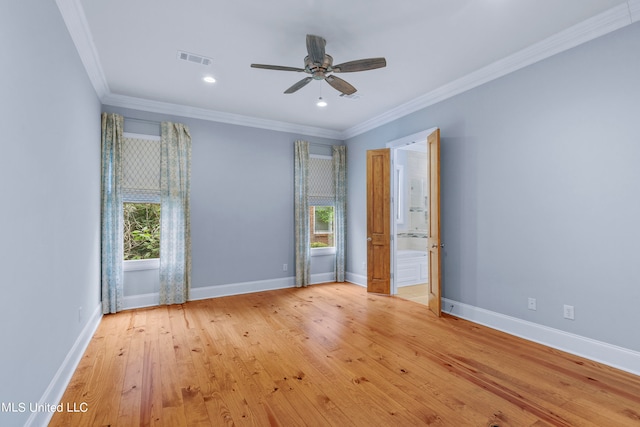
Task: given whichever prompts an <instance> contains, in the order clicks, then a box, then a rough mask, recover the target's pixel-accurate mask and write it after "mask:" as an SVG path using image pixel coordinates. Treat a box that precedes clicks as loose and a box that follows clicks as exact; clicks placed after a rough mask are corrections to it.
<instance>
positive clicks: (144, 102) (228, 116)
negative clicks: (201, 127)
mask: <svg viewBox="0 0 640 427" xmlns="http://www.w3.org/2000/svg"><path fill="white" fill-rule="evenodd" d="M102 103H103V104H105V105H110V106H113V107H120V108H132V109H134V110H143V111H149V112H152V113H159V114H168V115H174V116H181V117H189V118H193V119H201V120H208V121H213V122H221V123H227V124H231V125H238V126H247V127H254V128H260V129H268V130H274V131H279V132H287V133H294V134H302V135H306V136H316V137H319V138H331V139H338V140H342V132H340V131H336V130H332V129H324V128H317V127H313V126H304V125H298V124H294V123H288V122H280V121H276V120H267V119H259V118H255V117H249V116H243V115H241V114H232V113H225V112H221V111H214V110H209V109H206V108H197V107H189V106H187V105H180V104H172V103H168V102H160V101H152V100H149V99H143V98H136V97H132V96H126V95H118V94H113V93H109V94H107V95H105V96H104V97H103V98H102Z"/></svg>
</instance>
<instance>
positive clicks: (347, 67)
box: [333, 58, 387, 73]
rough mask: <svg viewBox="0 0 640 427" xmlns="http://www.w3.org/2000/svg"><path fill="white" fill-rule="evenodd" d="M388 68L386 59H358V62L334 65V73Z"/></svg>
mask: <svg viewBox="0 0 640 427" xmlns="http://www.w3.org/2000/svg"><path fill="white" fill-rule="evenodd" d="M386 66H387V60H386V59H384V58H367V59H358V60H356V61H349V62H344V63H342V64H338V65H334V66H333V72H334V73H352V72H354V71H366V70H375V69H376V68H383V67H386Z"/></svg>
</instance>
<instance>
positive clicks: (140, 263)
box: [122, 258, 160, 271]
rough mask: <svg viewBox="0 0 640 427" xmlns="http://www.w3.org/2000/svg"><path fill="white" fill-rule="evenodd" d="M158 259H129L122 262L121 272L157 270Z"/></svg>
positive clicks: (158, 265)
mask: <svg viewBox="0 0 640 427" xmlns="http://www.w3.org/2000/svg"><path fill="white" fill-rule="evenodd" d="M159 269H160V258H147V259H130V260H123V261H122V270H123V271H141V270H159Z"/></svg>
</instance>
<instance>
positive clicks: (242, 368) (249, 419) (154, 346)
mask: <svg viewBox="0 0 640 427" xmlns="http://www.w3.org/2000/svg"><path fill="white" fill-rule="evenodd" d="M62 403H63V404H64V405H72V407H73V405H75V407H78V408H85V409H87V411H86V412H84V413H81V412H78V413H64V412H63V413H56V414H55V415H54V417H53V419H52V422H51V424H50V425H53V426H80V425H82V426H107V425H110V426H119V427H120V426H138V425H145V426H146V425H164V426H172V427H174V426H183V425H189V426H196V425H197V426H209V425H212V426H232V425H236V426H245V425H246V426H270V425H271V426H275V425H280V426H303V425H312V426H417V425H436V426H456V427H460V426H463V427H464V426H518V427H521V426H539V427H541V426H600V427H603V426H607V427H608V426H640V377H636V376H633V375H631V374H628V373H624V372H621V371H618V370H615V369H613V368H609V367H606V366H603V365H600V364H597V363H594V362H591V361H588V360H585V359H581V358H579V357H576V356H572V355H569V354H566V353H562V352H560V351H557V350H553V349H550V348H547V347H544V346H541V345H537V344H535V343H531V342H528V341H524V340H521V339H518V338H515V337H513V336H509V335H506V334H503V333H500V332H497V331H495V330H491V329H488V328H484V327H482V326H478V325H476V324H473V323H469V322H466V321H463V320H459V319H457V318H455V317H450V316H447V315H444V316H443V317H442V318H439V319H438V318H436V317H435V316H433V315H432V314H431V313H429V312H428V310H427V308H426V307H425V306H423V305H420V304H416V303H413V302H410V301H406V300H403V299H401V298H395V297H384V296H378V295H368V294H367V293H366V291H365V289H363V288H361V287H359V286H355V285H350V284H326V285H315V286H311V287H309V288H303V289H285V290H280V291H271V292H263V293H256V294H249V295H240V296H233V297H226V298H218V299H211V300H203V301H194V302H189V303H187V304H184V305H176V306H164V307H157V308H151V309H142V310H133V311H126V312H122V313H118V314H115V315H107V316H105V317H104V318H103V320H102V323H101V324H100V326H99V328H98V330H97V332H96V334H95V336H94V337H93V339H92V341H91V343H90V345H89V347H88V349H87V352H86V354H85V355H84V357H83V359H82V361H81V362H80V365H79V367H78V369H77V371H76V372H75V374H74V376H73V378H72V380H71V383H70V385H69V387H68V389H67V391H66V393H65V395H64V397H63V399H62ZM83 403H86V406H82V404H83Z"/></svg>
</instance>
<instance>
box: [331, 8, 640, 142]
mask: <svg viewBox="0 0 640 427" xmlns="http://www.w3.org/2000/svg"><path fill="white" fill-rule="evenodd" d="M633 10H635V17H636V20H638V18H639V16H638V15H639V14H640V0H631V1H628V2H627V3H623V4H621V5H618V6H616V7H613V8H611V9H609V10H607V11H605V12H603V13H601V14H599V15H596V16H594V17H592V18H590V19H587V20H586V21H583V22H581V23H579V24H576V25H574V26H572V27H570V28H568V29H566V30H564V31H561V32H559V33H557V34H555V35H553V36H551V37H548V38H547V39H545V40H542V41H540V42H538V43H536V44H533V45H531V46H529V47H528V48H525V49H523V50H521V51H519V52H516V53H515V54H513V55H510V56H507V57H506V58H503V59H500V60H498V61H496V62H494V63H492V64H489V65H487V66H486V67H483V68H480V69H478V70H476V71H474V72H472V73H470V74H467V75H466V76H464V77H461V78H459V79H457V80H454V81H453V82H451V83H448V84H445V85H443V86H441V87H439V88H437V89H435V90H433V91H431V92H428V93H426V94H424V95H422V96H419V97H417V98H415V99H413V100H411V101H409V102H406V103H404V104H402V105H400V106H398V107H396V108H393V109H391V110H389V111H387V112H385V113H383V114H380V115H378V116H375V117H372V118H371V119H369V120H367V121H365V122H362V123H360V124H358V125H356V126H353V127H351V128H349V129H347V130H345V131H344V132H343V139H348V138H352V137H354V136H357V135H360V134H362V133H364V132H367V131H369V130H372V129H375V128H377V127H379V126H382V125H384V124H386V123H389V122H392V121H394V120H397V119H399V118H401V117H404V116H406V115H408V114H411V113H414V112H416V111H418V110H421V109H423V108H426V107H429V106H431V105H434V104H436V103H438V102H441V101H444V100H445V99H448V98H451V97H453V96H455V95H459V94H461V93H463V92H466V91H468V90H470V89H473V88H475V87H477V86H480V85H482V84H484V83H487V82H490V81H492V80H495V79H497V78H499V77H502V76H505V75H507V74H509V73H512V72H514V71H517V70H519V69H521V68H524V67H526V66H528V65H531V64H533V63H536V62H539V61H542V60H543V59H546V58H549V57H551V56H553V55H556V54H558V53H560V52H564V51H565V50H568V49H571V48H573V47H576V46H578V45H580V44H583V43H586V42H588V41H590V40H593V39H595V38H598V37H600V36H603V35H605V34H608V33H610V32H612V31H615V30H617V29H620V28H622V27H625V26H627V25H629V24H631V23H632V22H634V21H633V16H634V12H633Z"/></svg>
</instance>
